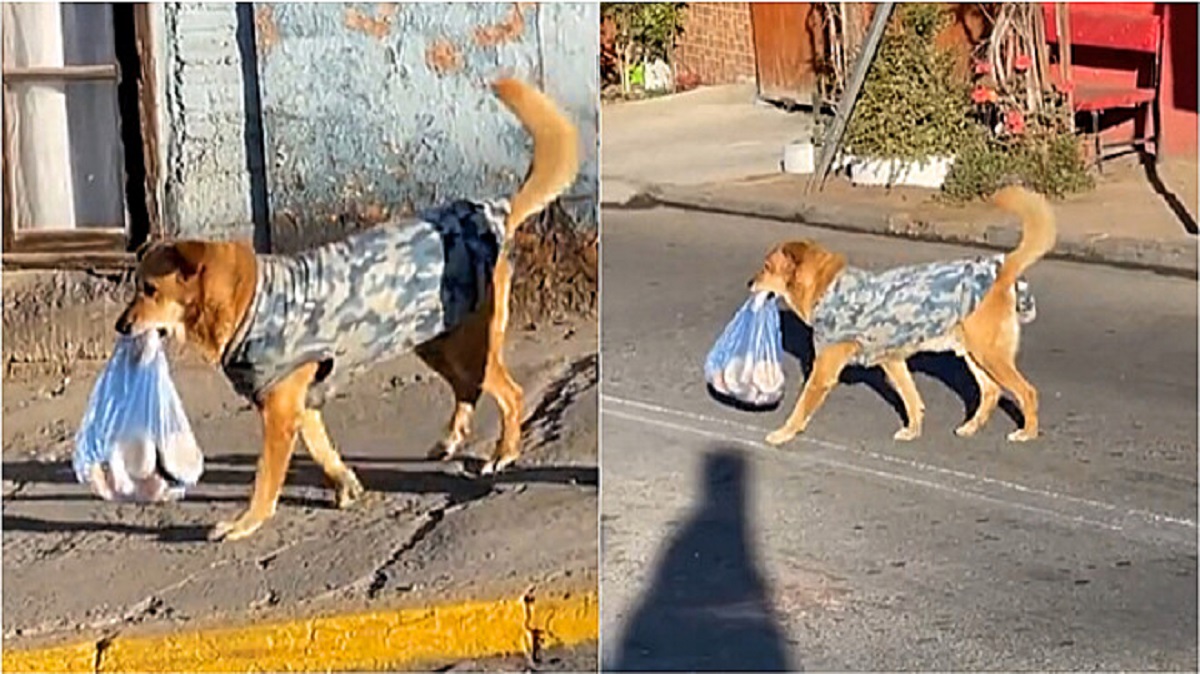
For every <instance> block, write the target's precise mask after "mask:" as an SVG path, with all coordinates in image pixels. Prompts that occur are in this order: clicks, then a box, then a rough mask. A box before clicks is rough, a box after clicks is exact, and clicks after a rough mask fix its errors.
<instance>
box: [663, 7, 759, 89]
mask: <svg viewBox="0 0 1200 674" xmlns="http://www.w3.org/2000/svg"><path fill="white" fill-rule="evenodd" d="M686 12H687V13H686V16H685V18H684V32H683V35H682V36H681V37H680V39H679V42H678V44H677V45H676V46H675V66H676V69H677V70H678V71H679V72H680V73H688V72H690V73H693V74H695V75H696V76H698V77H699V79H700V83H701V84H733V83H736V82H753V81H754V78H755V63H754V32H753V30H752V29H751V27H750V3H747V2H692V3H688V6H687V10H686Z"/></svg>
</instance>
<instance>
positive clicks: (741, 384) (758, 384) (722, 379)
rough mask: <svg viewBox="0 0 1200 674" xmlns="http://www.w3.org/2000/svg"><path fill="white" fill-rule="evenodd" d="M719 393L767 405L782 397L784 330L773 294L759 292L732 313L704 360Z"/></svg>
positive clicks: (707, 377)
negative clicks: (781, 326) (727, 323)
mask: <svg viewBox="0 0 1200 674" xmlns="http://www.w3.org/2000/svg"><path fill="white" fill-rule="evenodd" d="M704 379H705V381H707V382H708V384H709V386H711V387H712V388H713V390H715V391H716V392H717V393H720V394H721V395H724V396H728V397H730V398H733V399H734V400H737V401H739V402H742V403H745V404H747V405H752V406H759V407H767V406H770V405H774V404H775V403H778V402H779V400H780V399H781V398H783V385H784V376H783V333H782V332H781V330H780V326H779V307H778V305H777V303H776V300H775V298H774V296H772V295H770V294H769V293H765V292H764V293H757V294H755V295H752V296H751V297H750V298H749V299H747V300H746V302H745V304H743V305H742V306H741V308H739V309H738V310H737V313H735V314H734V315H733V320H731V321H729V325H727V326H725V331H724V332H722V333H721V336H720V337H718V338H717V341H716V343H715V344H713V346H712V349H711V350H709V352H708V358H707V359H706V360H705V362H704Z"/></svg>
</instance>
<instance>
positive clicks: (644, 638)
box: [604, 449, 794, 671]
mask: <svg viewBox="0 0 1200 674" xmlns="http://www.w3.org/2000/svg"><path fill="white" fill-rule="evenodd" d="M745 464H746V460H745V458H744V457H743V456H742V454H741V452H740V451H738V450H735V449H722V450H718V451H715V452H713V453H712V454H709V455H708V456H707V457H705V461H704V496H703V501H702V502H701V504H700V505H699V507H698V508H697V509H696V511H695V512H694V514H693V515H692V517H691V519H690V521H688V522H687V524H685V525H684V527H683V528H682V529H680V530H679V532H678V534H676V535H675V537H674V538H673V540H671V542H670V543H669V544H668V545H667V547H666V550H665V553H664V554H663V555H662V557H661V559H662V561H661V562H660V564H659V566H658V569H657V571H656V572H655V575H654V578H653V581H652V584H651V586H650V590H649V591H648V592H647V593H646V594H645V596H644V597H643V599H642V602H641V604H640V606H639V607H638V609H637V610H636V611H635V612H634V614H633V616H632V618H631V619H630V620H629V622H628V623H627V624H626V626H625V629H624V634H623V635H622V637H621V640H620V642H619V646H618V649H617V651H616V652H615V653H614V657H613V660H614V662H613V663H612V664H613V666H611V667H610V666H608V663H604V669H605V670H606V671H614V670H618V671H630V670H641V671H680V670H685V671H788V670H794V665H793V663H791V662H790V661H789V656H788V652H787V648H786V645H785V641H784V637H783V634H782V631H781V630H780V628H779V626H778V625H777V624H776V622H775V618H774V615H773V613H772V607H771V603H770V601H769V599H768V597H767V594H766V588H765V586H764V582H763V580H762V578H761V577H760V575H759V573H758V570H757V568H756V565H755V560H754V546H753V543H752V541H751V540H750V537H749V535H748V534H747V530H746V517H747V513H746V501H747V498H746V484H745V483H746V465H745Z"/></svg>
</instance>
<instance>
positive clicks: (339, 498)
mask: <svg viewBox="0 0 1200 674" xmlns="http://www.w3.org/2000/svg"><path fill="white" fill-rule="evenodd" d="M300 438H301V439H302V440H304V446H305V447H307V448H308V453H309V454H310V455H312V458H313V460H314V461H316V462H317V465H319V466H320V467H321V470H322V471H324V472H325V478H326V479H327V480H329V482H331V483H332V484H333V487H334V489H335V490H336V495H335V503H336V504H337V507H339V508H349V507H350V506H352V505H354V503H355V502H356V501H358V499H360V498H362V495H363V492H364V490H363V486H362V483H361V482H359V481H358V476H357V475H355V474H354V471H353V470H351V469H350V468H349V467H347V466H346V464H345V463H343V462H342V457H341V456H340V455H338V452H337V449H336V448H335V447H334V446H333V442H332V441H331V440H330V439H329V431H328V430H326V428H325V420H324V419H322V417H321V413H320V412H319V411H317V410H304V412H303V414H302V415H301V417H300Z"/></svg>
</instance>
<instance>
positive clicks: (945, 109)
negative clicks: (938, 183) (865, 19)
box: [844, 3, 971, 162]
mask: <svg viewBox="0 0 1200 674" xmlns="http://www.w3.org/2000/svg"><path fill="white" fill-rule="evenodd" d="M950 18H951V15H950V13H949V12H948V11H947V10H946V7H945V6H943V5H938V4H932V3H921V4H911V5H907V4H906V5H900V6H898V7H897V8H896V10H895V15H894V16H892V17H891V19H890V21H889V26H888V30H887V33H886V34H885V35H884V36H883V39H882V41H881V42H880V45H879V52H878V53H877V54H876V56H875V59H874V61H873V62H872V64H871V69H870V70H869V71H868V72H867V78H866V81H865V82H864V83H863V88H862V93H861V95H860V96H859V99H858V102H857V104H856V105H855V107H854V114H853V116H852V117H851V119H850V123H849V125H848V126H847V128H846V137H845V141H844V145H845V146H846V149H847V150H848V151H849V152H851V153H853V154H855V155H858V156H867V157H874V158H879V159H885V160H900V161H917V162H920V161H921V160H925V159H928V158H930V157H934V156H952V155H954V154H955V153H956V150H957V148H958V146H959V144H960V143H961V141H962V138H963V136H964V134H966V132H967V130H968V128H969V126H970V120H969V118H968V117H967V114H968V112H969V111H970V108H971V103H970V98H969V96H968V87H967V85H966V83H965V82H963V81H962V78H961V77H958V76H956V75H955V60H954V54H953V53H952V52H951V51H950V50H949V49H943V48H939V47H938V46H937V45H936V43H935V38H936V37H937V34H938V33H939V32H940V31H941V30H942V29H943V28H945V27H946V26H947V25H948V23H949V21H950Z"/></svg>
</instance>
